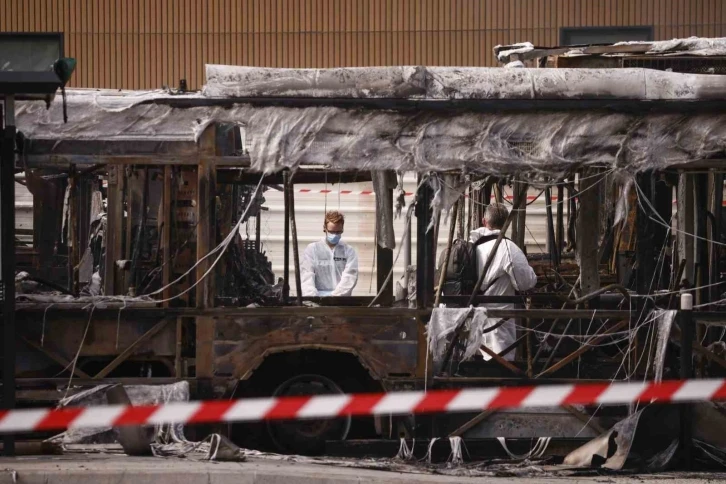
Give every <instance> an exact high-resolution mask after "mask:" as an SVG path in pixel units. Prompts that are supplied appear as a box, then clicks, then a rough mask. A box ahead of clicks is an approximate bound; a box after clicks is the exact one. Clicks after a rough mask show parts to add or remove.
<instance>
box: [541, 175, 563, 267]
mask: <svg viewBox="0 0 726 484" xmlns="http://www.w3.org/2000/svg"><path fill="white" fill-rule="evenodd" d="M544 195H545V206H546V211H547V249H548V250H549V253H550V261H551V262H552V264H553V265H554V266H555V268H559V267H560V250H559V245H558V241H557V236H556V234H555V232H556V231H555V221H554V219H553V215H552V188H551V187H550V186H547V187H545V192H544ZM558 210H559V206H558ZM559 215H560V213H559V212H558V216H559ZM558 222H559V220H558ZM558 229H559V227H558Z"/></svg>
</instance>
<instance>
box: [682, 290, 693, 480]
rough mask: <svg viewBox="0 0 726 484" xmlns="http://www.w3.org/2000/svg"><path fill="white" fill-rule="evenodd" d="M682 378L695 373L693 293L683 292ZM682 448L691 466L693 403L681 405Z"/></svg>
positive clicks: (684, 457) (685, 461) (685, 378)
mask: <svg viewBox="0 0 726 484" xmlns="http://www.w3.org/2000/svg"><path fill="white" fill-rule="evenodd" d="M679 316H680V323H681V379H682V380H688V379H690V378H691V377H692V375H693V367H692V360H693V333H694V331H693V295H692V294H690V293H684V294H681V313H680V315H679ZM680 410H681V450H682V452H683V463H684V466H685V467H686V468H687V469H690V468H691V464H692V457H691V450H692V447H693V433H692V428H691V427H692V421H693V415H692V411H691V405H690V404H689V403H684V404H682V406H681V409H680Z"/></svg>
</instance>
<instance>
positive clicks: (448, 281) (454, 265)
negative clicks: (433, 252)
mask: <svg viewBox="0 0 726 484" xmlns="http://www.w3.org/2000/svg"><path fill="white" fill-rule="evenodd" d="M498 236H499V234H489V235H484V236H482V237H479V240H477V241H476V242H474V243H472V242H469V241H467V240H463V239H456V240H454V242H453V243H452V244H451V256H449V264H448V265H447V266H446V274H445V275H444V285H443V287H442V289H441V290H442V291H443V294H444V295H445V296H461V295H469V294H471V293H472V292H473V290H474V285H476V281H477V280H478V279H479V275H478V274H477V264H476V248H477V247H479V246H480V245H481V244H485V243H487V242H489V241H490V240H496V239H497V237H498ZM505 238H506V237H505ZM445 257H446V251H443V252H442V253H441V255H439V263H438V264H437V265H436V267H437V269H436V279H435V280H436V281H437V282H438V281H439V280H440V277H441V269H442V266H443V265H444V259H445Z"/></svg>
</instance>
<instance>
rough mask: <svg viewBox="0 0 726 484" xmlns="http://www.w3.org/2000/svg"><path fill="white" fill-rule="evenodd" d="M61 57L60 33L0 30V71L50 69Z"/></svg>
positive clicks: (61, 43) (61, 36)
mask: <svg viewBox="0 0 726 484" xmlns="http://www.w3.org/2000/svg"><path fill="white" fill-rule="evenodd" d="M61 57H63V34H62V33H38V34H36V33H25V32H19V33H10V32H0V71H45V70H51V69H52V65H53V62H55V61H56V60H57V59H60V58H61Z"/></svg>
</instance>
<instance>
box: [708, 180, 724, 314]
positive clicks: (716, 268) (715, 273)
mask: <svg viewBox="0 0 726 484" xmlns="http://www.w3.org/2000/svg"><path fill="white" fill-rule="evenodd" d="M711 177H712V180H713V194H712V196H711V214H712V215H713V219H712V225H711V236H710V240H711V243H710V244H709V245H710V247H709V257H710V266H711V270H710V271H709V284H715V283H716V281H717V280H718V278H719V275H720V274H721V257H720V251H719V246H718V245H717V244H718V242H720V241H721V212H722V211H723V182H724V174H723V173H718V172H713V173H712V174H711ZM722 289H723V288H721V287H719V286H715V285H714V286H712V287H711V288H710V291H711V294H710V300H711V301H716V300H718V299H719V292H720V291H721V290H722Z"/></svg>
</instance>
